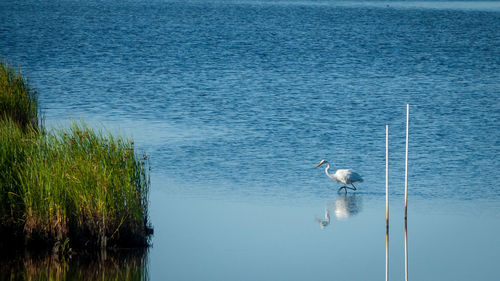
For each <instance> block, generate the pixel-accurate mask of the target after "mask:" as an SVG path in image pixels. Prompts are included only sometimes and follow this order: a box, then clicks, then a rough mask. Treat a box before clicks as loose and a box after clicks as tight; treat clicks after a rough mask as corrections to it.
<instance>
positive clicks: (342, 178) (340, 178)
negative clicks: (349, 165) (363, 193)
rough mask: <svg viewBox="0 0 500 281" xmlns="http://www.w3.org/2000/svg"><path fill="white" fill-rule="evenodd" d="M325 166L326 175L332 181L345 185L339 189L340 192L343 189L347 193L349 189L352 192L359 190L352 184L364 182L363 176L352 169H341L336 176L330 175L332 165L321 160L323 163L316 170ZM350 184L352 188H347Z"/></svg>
mask: <svg viewBox="0 0 500 281" xmlns="http://www.w3.org/2000/svg"><path fill="white" fill-rule="evenodd" d="M323 164H326V168H325V173H326V175H327V176H328V177H329V178H331V179H332V180H334V181H336V182H341V183H343V184H344V185H343V186H341V187H340V188H339V190H338V191H340V190H342V188H343V189H344V190H345V192H347V189H348V188H349V189H352V190H357V189H356V187H355V186H354V184H352V183H353V182H363V178H361V176H360V175H359V174H358V173H356V172H354V171H353V170H351V169H339V170H337V171H336V172H335V174H330V173H329V171H330V163H328V162H327V161H325V160H321V162H319V164H318V165H317V166H316V167H315V168H318V167H319V166H321V165H323ZM348 184H350V185H352V187H348V186H347V185H348Z"/></svg>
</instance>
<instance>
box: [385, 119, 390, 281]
mask: <svg viewBox="0 0 500 281" xmlns="http://www.w3.org/2000/svg"><path fill="white" fill-rule="evenodd" d="M385 280H386V281H388V280H389V125H387V124H386V125H385Z"/></svg>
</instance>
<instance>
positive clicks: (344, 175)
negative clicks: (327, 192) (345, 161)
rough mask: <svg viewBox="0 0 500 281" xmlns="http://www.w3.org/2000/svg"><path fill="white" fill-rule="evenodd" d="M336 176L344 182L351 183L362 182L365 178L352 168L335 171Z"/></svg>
mask: <svg viewBox="0 0 500 281" xmlns="http://www.w3.org/2000/svg"><path fill="white" fill-rule="evenodd" d="M335 177H336V178H337V179H338V180H339V181H340V182H342V183H344V184H349V183H352V182H357V181H359V182H362V181H363V178H361V176H360V175H359V174H358V173H356V172H354V171H353V170H352V169H340V170H337V172H335Z"/></svg>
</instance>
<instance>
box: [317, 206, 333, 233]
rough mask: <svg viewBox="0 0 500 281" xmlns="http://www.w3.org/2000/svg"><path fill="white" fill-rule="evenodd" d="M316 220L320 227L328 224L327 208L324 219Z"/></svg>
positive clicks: (328, 213)
mask: <svg viewBox="0 0 500 281" xmlns="http://www.w3.org/2000/svg"><path fill="white" fill-rule="evenodd" d="M316 221H317V222H318V224H319V226H320V227H321V229H323V228H325V227H327V226H328V225H330V212H329V211H328V209H325V219H324V220H321V219H316Z"/></svg>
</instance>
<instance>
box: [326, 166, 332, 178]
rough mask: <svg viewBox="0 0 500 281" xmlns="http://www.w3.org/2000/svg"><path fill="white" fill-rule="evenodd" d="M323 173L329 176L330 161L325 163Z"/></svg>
mask: <svg viewBox="0 0 500 281" xmlns="http://www.w3.org/2000/svg"><path fill="white" fill-rule="evenodd" d="M325 173H326V175H327V176H331V174H330V163H326V168H325Z"/></svg>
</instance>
